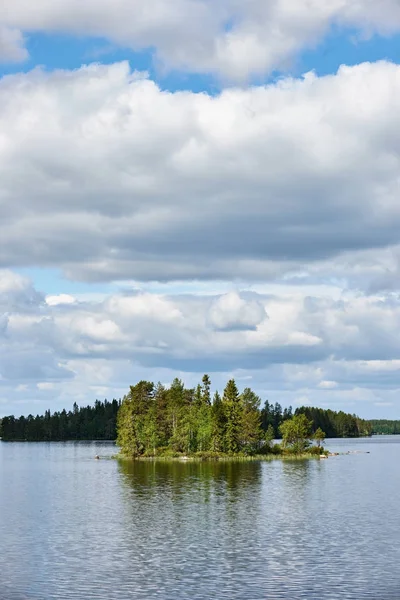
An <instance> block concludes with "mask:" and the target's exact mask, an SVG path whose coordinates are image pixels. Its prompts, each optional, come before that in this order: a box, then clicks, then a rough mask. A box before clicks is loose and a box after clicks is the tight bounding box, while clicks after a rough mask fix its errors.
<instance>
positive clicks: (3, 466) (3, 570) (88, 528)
mask: <svg viewBox="0 0 400 600" xmlns="http://www.w3.org/2000/svg"><path fill="white" fill-rule="evenodd" d="M326 445H327V447H329V449H330V450H331V451H340V452H345V451H347V450H352V451H355V450H356V451H360V453H352V454H349V455H345V456H338V457H330V458H329V459H328V460H325V461H322V460H321V461H318V460H308V461H291V462H287V461H285V462H284V461H279V460H277V461H273V462H261V463H260V462H236V463H222V462H221V463H218V462H217V463H183V462H168V463H167V462H157V463H153V462H136V463H126V462H124V463H120V462H118V461H115V460H108V459H106V457H109V456H111V455H112V454H113V453H115V452H116V449H115V447H114V446H113V445H112V444H107V443H84V442H76V443H73V442H68V443H4V442H0V542H1V559H0V599H1V600H22V598H26V599H32V600H50V599H63V600H67V599H78V598H79V600H86V599H91V598H93V599H96V598H101V599H102V600H125V599H126V600H128V599H135V600H151V599H153V598H157V599H173V600H180V599H182V600H183V599H185V600H186V599H187V600H189V599H190V600H197V599H198V600H200V599H202V600H203V599H204V600H205V599H207V600H212V599H215V600H222V599H225V598H226V599H229V600H233V599H240V600H261V599H262V600H266V599H270V600H278V599H287V600H297V599H307V600H314V599H315V600H338V599H340V600H347V599H349V600H350V599H354V600H362V599H364V598H371V599H374V600H378V599H379V600H395V599H398V598H399V597H400V591H399V590H400V569H399V565H400V510H399V497H400V436H398V437H395V436H393V437H392V436H379V437H374V438H372V439H357V440H349V439H346V440H329V441H328V442H327V444H326ZM366 452H370V454H367V453H366ZM96 454H99V455H100V456H101V457H104V458H102V459H101V460H99V461H97V460H94V456H95V455H96Z"/></svg>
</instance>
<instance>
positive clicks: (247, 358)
mask: <svg viewBox="0 0 400 600" xmlns="http://www.w3.org/2000/svg"><path fill="white" fill-rule="evenodd" d="M5 280H6V279H5V278H3V292H2V293H1V292H0V305H1V306H2V307H3V309H5V311H6V313H7V315H8V318H7V320H6V321H5V326H4V332H3V335H2V337H1V338H0V396H1V397H3V398H8V400H7V402H5V401H4V402H2V407H1V411H2V413H3V414H5V413H10V412H19V411H21V412H25V413H26V414H28V413H29V412H32V410H33V408H32V407H36V408H35V410H36V409H37V410H38V411H43V410H45V409H47V408H49V398H51V408H52V409H53V410H54V409H56V408H62V407H63V406H70V405H72V403H73V402H74V401H77V402H78V404H79V403H81V404H82V403H88V402H91V401H93V400H94V399H95V397H96V396H97V397H110V398H112V397H121V396H122V395H123V394H124V393H125V392H126V391H127V389H128V387H129V385H130V384H132V383H134V382H135V381H137V380H140V379H143V378H149V379H152V380H154V381H158V380H160V381H170V380H172V378H173V377H175V376H181V377H182V378H183V379H184V380H185V381H186V383H187V384H188V385H195V384H196V383H197V381H198V380H199V378H200V377H201V375H202V373H203V372H210V373H211V377H212V380H213V385H214V386H215V387H219V388H220V389H221V387H222V386H223V385H224V383H225V381H226V380H227V379H228V378H229V377H232V376H233V377H236V378H237V380H238V383H239V385H242V386H243V387H244V386H245V385H246V383H245V382H246V381H248V380H250V381H251V386H252V387H253V388H254V389H255V390H256V391H257V392H258V393H259V394H260V395H261V396H262V397H263V399H266V398H268V399H269V400H270V401H274V402H275V401H278V402H281V403H282V404H283V405H285V406H287V405H289V404H296V403H298V402H300V403H301V404H304V403H308V404H313V405H319V406H330V407H331V408H334V409H335V408H336V409H344V410H350V411H351V412H353V411H354V412H358V413H360V414H361V415H366V416H369V415H371V416H372V415H379V414H382V413H379V410H378V409H379V408H381V409H383V408H387V409H389V408H391V407H392V408H391V410H392V413H391V414H393V415H394V413H395V411H396V407H397V409H398V406H399V405H398V374H399V370H400V341H399V339H398V336H397V331H398V329H399V326H400V298H397V299H395V298H393V296H387V297H385V298H382V297H374V296H368V297H366V296H358V297H348V298H346V297H343V298H342V299H340V300H337V299H335V298H331V299H330V298H328V297H326V296H324V295H321V296H320V297H319V296H318V295H316V296H314V297H310V296H307V289H306V290H305V293H304V295H303V296H301V289H300V288H297V292H296V294H295V295H293V297H292V298H291V297H290V296H289V295H288V294H287V291H286V290H285V292H284V294H283V295H282V296H278V295H274V296H271V295H265V294H264V295H263V294H255V293H254V292H249V291H241V292H237V293H230V294H227V295H224V296H220V295H219V296H217V295H216V296H209V295H205V296H194V295H189V294H182V295H174V296H167V295H161V294H151V293H141V292H140V291H139V292H136V293H135V294H132V295H131V296H127V295H126V294H123V295H120V294H114V295H113V296H111V297H109V298H106V299H105V300H104V299H100V300H96V299H92V300H87V301H81V302H75V303H62V304H57V305H55V306H51V305H48V304H46V303H44V302H43V301H42V298H41V296H40V295H38V296H37V301H36V304H32V303H31V304H30V305H29V310H28V311H27V309H26V301H25V296H24V294H22V295H21V294H20V295H18V294H17V295H15V293H14V292H15V291H18V290H19V288H20V287H21V286H22V289H23V290H25V289H30V293H31V294H32V295H33V297H34V294H35V290H34V288H33V287H32V284H29V282H28V281H27V280H24V279H21V278H20V277H19V276H17V275H15V274H13V273H10V272H8V273H7V285H6V284H5ZM23 282H25V283H23ZM216 307H217V311H216V312H214V313H213V311H215V309H216ZM210 314H211V315H212V314H213V318H214V321H213V320H212V319H211V318H210ZM266 315H268V318H266ZM259 319H261V320H260V322H259V323H258V324H256V322H257V321H259ZM238 325H240V326H238ZM306 400H307V402H306ZM384 403H390V405H391V406H389V404H384ZM16 407H18V408H16ZM24 407H25V408H24ZM385 414H387V413H385Z"/></svg>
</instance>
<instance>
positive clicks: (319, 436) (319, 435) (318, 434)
mask: <svg viewBox="0 0 400 600" xmlns="http://www.w3.org/2000/svg"><path fill="white" fill-rule="evenodd" d="M313 438H314V440H315V441H316V442H317V446H318V448H319V447H320V446H321V444H322V442H323V441H324V439H325V438H326V435H325V431H322V429H321V427H318V429H317V431H315V432H314V435H313Z"/></svg>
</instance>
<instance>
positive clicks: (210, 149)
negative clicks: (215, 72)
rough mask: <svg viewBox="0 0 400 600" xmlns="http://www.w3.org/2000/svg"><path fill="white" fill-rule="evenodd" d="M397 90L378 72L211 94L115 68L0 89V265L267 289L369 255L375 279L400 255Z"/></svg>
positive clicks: (30, 78) (14, 81)
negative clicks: (270, 283)
mask: <svg viewBox="0 0 400 600" xmlns="http://www.w3.org/2000/svg"><path fill="white" fill-rule="evenodd" d="M399 93H400V67H399V66H397V65H393V64H389V63H386V62H380V63H376V64H368V63H366V64H363V65H359V66H357V67H352V68H348V67H343V68H341V69H340V71H339V72H338V74H337V75H335V76H329V77H323V78H318V77H315V76H314V75H311V74H309V75H308V76H306V77H305V79H304V80H291V79H288V80H282V81H280V82H278V83H276V84H274V85H270V86H267V87H255V88H250V89H247V90H241V89H234V90H227V91H225V92H223V93H221V94H220V95H218V96H216V97H211V96H208V95H207V94H194V93H190V92H180V93H169V92H163V91H161V90H160V89H159V88H158V87H157V86H156V84H155V83H154V82H152V81H149V80H146V79H143V78H140V77H138V76H137V75H135V74H132V73H130V71H129V67H128V65H127V64H125V63H122V64H116V65H111V66H98V65H97V66H95V65H92V66H91V67H88V68H83V69H80V70H78V71H74V72H56V73H52V74H46V73H42V72H41V71H40V70H39V71H33V72H31V73H29V74H20V75H15V76H11V77H6V78H3V79H2V80H1V81H0V158H1V161H0V214H1V215H3V216H4V217H5V218H6V219H7V227H6V228H4V230H3V231H2V236H1V239H0V257H1V260H2V263H3V265H4V266H27V265H28V266H29V265H32V264H34V265H37V266H49V267H61V268H63V270H64V272H65V273H66V274H67V275H69V276H70V277H71V278H74V279H83V280H89V281H90V280H115V279H130V280H131V279H136V280H139V281H140V280H159V281H171V280H179V279H180V280H183V279H185V280H193V279H203V280H206V279H228V280H232V279H234V280H235V279H238V280H246V281H251V282H253V281H255V280H262V281H264V282H265V281H266V280H268V279H271V278H275V277H277V276H278V275H279V274H281V273H285V272H286V273H289V272H291V273H295V272H296V271H300V272H304V271H305V272H308V273H312V269H313V268H314V267H315V265H317V262H316V261H323V265H324V267H325V273H329V272H331V273H335V271H334V265H335V263H332V260H333V259H334V260H335V261H341V263H342V268H344V269H345V272H347V273H348V274H349V276H350V277H356V278H358V277H359V276H360V275H359V270H358V271H357V270H356V269H353V270H352V269H351V268H350V267H351V264H352V263H351V261H352V260H353V265H354V261H356V262H357V261H361V263H360V264H362V257H363V253H367V254H366V256H365V260H364V262H365V265H364V267H363V268H364V272H366V273H369V274H368V277H369V278H371V277H373V278H376V277H377V275H378V274H379V273H381V274H383V273H386V268H387V262H385V261H382V255H381V254H380V253H379V249H383V250H381V251H386V250H387V249H388V248H392V249H393V248H397V247H398V246H399V244H400V234H399V231H400V209H399V204H398V193H397V186H398V172H399V166H400V165H399V162H400V154H399V152H400V150H399V147H398V141H397V137H396V135H395V132H396V123H398V122H399V121H400V108H399V105H398V103H397V102H396V98H397V95H398V94H399ZM22 171H23V172H24V177H23V178H21V177H20V173H21V172H22ZM21 239H23V242H24V243H23V244H22V243H21ZM371 249H374V251H373V252H372V251H371ZM344 253H345V254H344ZM354 257H356V258H354ZM329 261H330V262H329ZM327 264H328V268H327V269H326V267H327ZM313 265H314V267H313ZM349 265H350V267H349ZM371 265H372V267H373V268H372V269H371ZM368 268H369V271H368ZM321 269H322V267H321ZM329 269H331V271H329ZM346 269H347V271H346ZM336 274H337V276H339V275H340V272H339V271H338V272H337V273H336ZM371 274H372V275H371ZM317 275H318V273H317V274H316V276H317ZM319 276H321V271H320V273H319Z"/></svg>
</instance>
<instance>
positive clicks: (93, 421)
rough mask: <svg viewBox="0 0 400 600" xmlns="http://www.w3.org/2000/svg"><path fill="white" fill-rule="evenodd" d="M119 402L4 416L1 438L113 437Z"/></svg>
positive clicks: (44, 440)
mask: <svg viewBox="0 0 400 600" xmlns="http://www.w3.org/2000/svg"><path fill="white" fill-rule="evenodd" d="M120 405H121V402H120V401H119V400H113V401H112V402H108V401H107V400H105V401H104V402H100V401H98V400H96V402H95V403H94V406H84V407H81V408H79V407H78V405H77V404H76V403H75V404H74V405H73V408H72V411H69V412H67V411H66V410H62V411H61V412H54V413H53V414H51V412H50V410H46V412H45V414H44V415H42V416H39V415H36V417H34V416H33V415H28V417H19V418H18V419H17V418H15V417H14V416H10V417H4V418H3V419H2V420H1V422H0V438H2V439H3V440H4V441H15V440H26V441H29V442H51V441H65V440H115V438H116V436H117V432H116V424H117V413H118V409H119V407H120Z"/></svg>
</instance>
